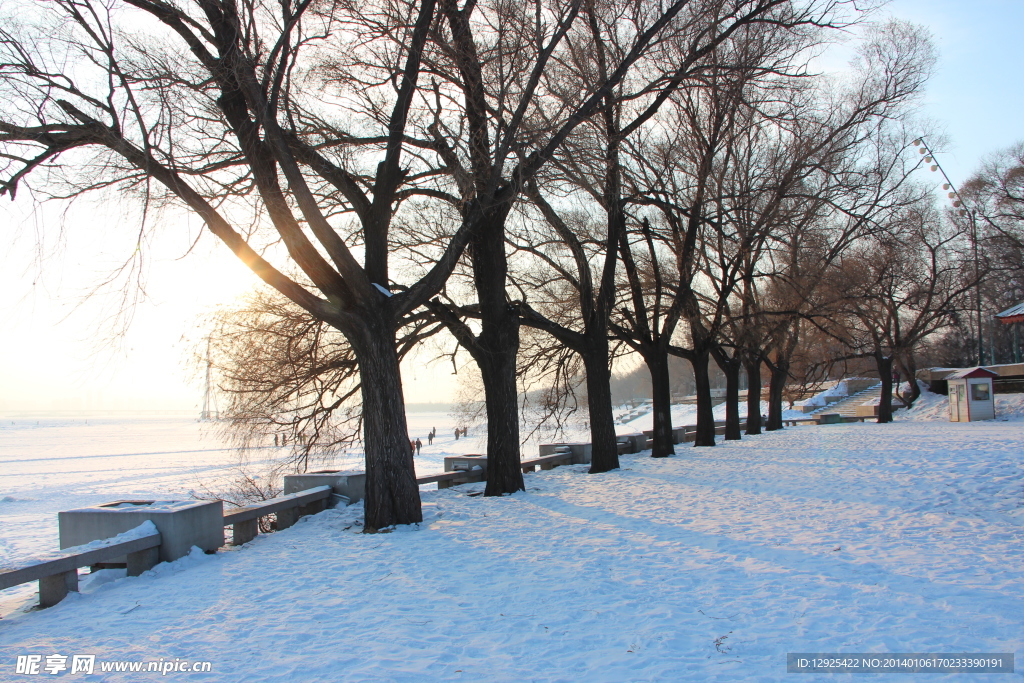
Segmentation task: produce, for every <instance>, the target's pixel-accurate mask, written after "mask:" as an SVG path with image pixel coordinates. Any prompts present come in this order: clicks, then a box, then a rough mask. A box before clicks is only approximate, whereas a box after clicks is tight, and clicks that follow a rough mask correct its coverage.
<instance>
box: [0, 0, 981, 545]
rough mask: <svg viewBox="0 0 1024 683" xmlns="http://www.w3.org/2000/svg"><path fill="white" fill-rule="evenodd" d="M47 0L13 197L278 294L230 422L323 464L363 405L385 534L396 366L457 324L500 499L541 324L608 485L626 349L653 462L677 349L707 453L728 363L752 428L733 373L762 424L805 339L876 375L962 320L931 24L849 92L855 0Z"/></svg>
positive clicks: (370, 514)
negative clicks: (237, 264)
mask: <svg viewBox="0 0 1024 683" xmlns="http://www.w3.org/2000/svg"><path fill="white" fill-rule="evenodd" d="M28 7H30V8H31V11H27V12H25V13H22V15H21V16H22V18H21V19H20V20H17V21H16V20H13V19H11V20H7V21H5V23H4V24H3V25H2V28H0V102H2V104H0V147H2V155H3V156H2V159H3V176H2V178H0V191H2V192H4V193H7V194H10V195H11V196H12V197H13V196H14V195H15V193H16V192H17V191H18V190H19V188H21V187H23V186H25V185H28V186H29V187H30V188H31V189H32V191H34V192H35V193H37V194H38V195H47V194H49V195H52V196H70V195H79V194H82V193H85V192H88V191H107V192H111V191H116V192H117V193H119V195H121V196H126V197H132V198H135V199H137V200H138V201H139V202H142V203H143V204H144V205H145V207H146V209H147V211H146V214H145V215H146V216H150V215H154V216H158V217H157V218H154V219H149V218H147V223H146V224H145V225H144V226H143V231H147V230H174V229H175V222H174V220H173V215H174V213H173V212H175V211H181V210H186V211H189V212H191V213H193V214H195V215H197V216H199V217H200V218H201V219H202V220H203V221H204V222H205V225H206V226H207V228H208V229H209V231H210V232H211V233H212V234H213V235H215V236H216V237H217V238H219V239H220V240H221V241H223V242H224V244H225V245H226V246H227V247H228V248H229V249H231V251H232V252H234V254H235V255H236V256H237V257H238V258H240V259H241V260H242V261H243V262H244V263H245V264H246V265H247V266H249V267H250V268H251V269H252V270H253V272H254V273H255V274H256V275H257V276H258V277H259V278H260V279H262V280H263V282H265V283H266V284H267V285H269V287H270V289H269V290H268V291H272V292H274V293H275V294H274V296H273V297H271V296H266V295H263V296H261V297H257V299H256V300H254V301H253V302H252V306H250V307H249V308H248V309H247V310H246V311H241V312H236V314H235V315H234V316H233V317H231V318H230V319H229V320H225V321H224V324H225V327H224V330H225V332H224V334H225V336H224V337H223V339H224V340H226V341H224V345H225V348H226V349H228V350H229V351H230V352H231V353H236V354H237V355H238V357H240V358H243V359H244V360H243V362H242V363H241V364H240V365H237V366H236V367H235V369H234V370H233V371H232V373H231V374H230V375H229V376H228V378H227V379H226V383H227V385H228V386H229V388H232V389H233V390H234V391H235V393H236V395H237V396H238V397H239V399H240V401H241V403H239V404H238V406H239V408H238V410H237V411H236V412H237V413H238V414H239V416H240V421H241V422H243V423H245V422H248V423H249V424H268V423H269V424H280V423H281V422H282V421H285V422H287V423H288V424H291V425H293V426H294V429H295V430H296V432H297V433H299V434H301V435H302V438H301V439H300V443H302V444H303V446H304V447H305V448H306V451H305V452H306V454H308V453H309V452H310V450H309V449H310V448H312V447H315V445H316V444H319V445H320V446H321V447H330V445H331V444H334V443H337V441H338V439H343V438H345V434H344V430H343V429H341V428H339V425H340V424H344V422H345V421H351V420H359V421H360V423H361V427H362V443H363V447H364V451H365V458H366V471H367V489H366V528H367V529H369V530H377V529H381V528H385V527H389V526H391V525H394V524H405V523H414V522H418V521H420V520H421V512H420V504H419V493H418V488H417V486H416V483H415V473H414V468H413V462H412V457H411V454H410V451H409V448H408V442H407V429H406V419H405V411H404V400H403V394H402V384H401V377H400V372H399V362H400V360H401V358H402V357H403V356H404V355H405V354H407V353H409V352H410V351H411V350H412V349H414V348H415V347H416V345H417V344H419V343H420V342H421V341H422V340H423V339H425V338H427V337H430V336H432V335H434V334H437V333H438V332H440V331H442V330H444V331H445V333H446V334H450V335H451V336H452V337H453V338H454V339H455V340H456V342H457V344H458V345H459V346H460V347H461V348H462V349H464V350H465V351H466V352H468V353H469V355H470V356H471V357H472V359H473V360H474V361H475V363H476V364H477V366H478V367H479V370H480V375H481V378H482V382H483V388H484V394H485V396H484V398H485V402H486V419H487V454H488V459H489V464H488V481H487V488H486V492H487V494H488V495H500V494H505V493H510V492H514V491H516V490H519V489H522V488H523V479H522V474H521V471H520V468H519V449H520V416H519V392H518V386H517V375H518V373H519V371H520V360H521V356H520V348H521V338H522V328H523V327H524V326H526V327H528V328H532V329H533V330H536V331H538V332H539V333H543V334H542V335H541V337H540V338H542V339H549V340H550V341H549V342H547V343H546V346H545V343H543V342H542V343H540V344H539V348H540V351H538V352H539V353H541V355H544V354H546V355H547V357H548V358H553V359H559V358H560V359H563V360H564V359H565V358H566V357H567V355H571V356H573V357H574V358H576V359H578V360H579V362H580V363H581V365H582V369H583V371H584V375H585V382H586V395H587V402H588V409H589V418H590V419H589V423H590V428H591V431H592V442H593V466H592V471H594V472H602V471H607V470H610V469H614V468H616V467H618V455H617V447H616V444H615V430H614V424H613V420H612V405H611V393H610V389H609V379H610V376H611V375H610V368H611V362H612V357H613V356H614V355H615V353H617V352H620V351H622V350H624V349H625V350H630V351H633V352H636V353H638V354H639V355H640V356H641V357H642V358H643V360H644V362H645V363H646V364H647V366H648V368H649V369H650V372H651V377H652V385H653V387H654V401H655V443H654V454H655V455H657V456H664V455H668V454H669V453H671V450H672V447H671V443H670V436H671V413H670V410H669V398H670V397H669V391H668V375H667V373H668V357H669V356H670V355H674V356H678V357H682V358H685V359H687V360H688V361H689V362H690V363H691V364H692V366H693V369H694V374H695V378H696V384H697V394H698V397H699V402H698V441H697V444H698V445H713V444H714V438H715V437H714V424H713V419H712V415H711V402H710V393H709V384H708V363H709V362H710V360H711V359H714V360H715V361H716V362H717V363H718V364H719V365H720V367H721V368H722V369H723V371H724V372H725V374H726V377H727V378H728V387H729V397H730V405H729V413H728V415H729V419H728V431H727V438H739V436H740V429H741V426H740V425H741V420H740V416H739V409H738V401H737V396H738V387H739V383H738V377H739V373H740V371H741V370H742V369H745V370H746V372H747V374H748V378H749V380H748V381H749V382H750V385H751V386H752V387H755V388H754V389H751V392H750V395H751V398H750V401H751V405H750V408H749V409H748V420H747V428H748V432H750V433H757V432H758V431H759V430H760V424H759V422H760V421H759V415H760V404H759V392H758V391H756V387H760V385H761V381H760V369H761V367H762V366H764V367H767V368H768V370H769V375H770V377H769V385H770V388H771V397H772V401H771V409H770V412H769V416H768V425H767V428H768V429H773V428H779V427H781V412H780V411H781V395H782V394H781V392H782V387H783V386H784V385H785V383H786V381H787V378H788V376H789V364H790V362H791V359H792V357H793V354H794V353H795V352H796V349H797V348H798V347H799V346H800V344H801V343H802V340H803V339H804V338H805V336H806V335H807V334H808V330H813V331H814V333H815V334H820V335H825V336H827V337H828V338H831V339H835V340H838V341H837V344H839V345H840V346H842V348H843V349H845V350H846V351H844V353H846V354H847V355H855V354H874V356H875V357H877V358H880V359H881V360H880V361H879V369H880V371H881V370H882V369H883V364H884V362H891V359H892V358H893V357H896V356H899V355H900V354H901V353H904V351H903V350H902V349H904V348H910V347H912V346H913V345H914V344H915V343H917V342H918V341H919V340H920V339H921V338H922V337H923V336H925V335H927V334H928V333H929V332H930V331H932V330H933V329H935V326H936V325H938V324H941V319H942V315H947V314H948V313H949V312H950V310H951V307H952V308H955V302H953V301H952V299H950V298H949V297H950V296H952V293H953V292H955V291H956V290H957V287H959V286H960V284H961V283H960V280H956V278H957V276H958V275H960V274H961V273H960V272H959V271H958V270H957V269H956V267H955V263H954V265H953V266H950V265H949V263H953V261H949V258H951V255H952V254H953V253H954V252H955V251H956V249H958V248H959V246H960V245H959V241H958V240H959V233H958V232H957V231H956V230H952V229H951V228H949V226H950V225H952V224H947V223H945V222H943V220H941V217H940V216H938V215H937V214H935V212H934V210H932V209H930V208H929V206H928V204H927V200H926V198H925V196H924V194H923V193H922V192H921V190H920V189H919V188H917V187H915V186H914V185H913V183H911V182H910V174H911V172H912V170H913V168H914V167H915V165H916V164H917V163H919V162H918V160H917V159H916V157H915V158H910V157H912V156H913V155H910V157H908V154H907V152H906V149H907V142H908V139H909V138H908V135H910V133H908V132H907V130H906V126H907V125H908V124H907V121H908V118H907V117H908V111H909V110H910V108H911V105H912V104H913V101H914V99H915V97H916V96H917V95H918V94H919V93H920V91H921V88H922V86H923V83H924V81H925V79H926V77H927V75H928V72H929V70H930V68H931V64H932V62H933V60H934V57H933V55H932V52H931V48H930V45H929V42H928V40H927V38H926V37H925V36H924V35H923V34H922V33H921V31H920V30H919V29H916V28H914V27H912V26H909V25H906V24H901V23H895V22H894V23H889V24H883V25H880V26H878V27H875V28H873V29H870V30H869V31H868V32H867V38H866V41H865V42H864V45H863V46H862V47H861V49H860V50H859V52H858V58H857V61H856V62H855V64H854V65H853V66H852V67H851V69H850V71H849V72H847V73H846V74H844V75H843V76H842V77H837V78H832V79H828V78H825V77H822V76H815V75H814V73H813V64H814V57H815V55H817V54H818V53H819V52H820V51H821V50H822V49H823V46H824V45H825V44H826V43H827V42H828V41H829V40H831V39H832V35H833V34H834V33H836V29H837V28H842V27H844V26H847V25H849V24H850V23H851V22H854V21H857V20H858V19H860V18H861V17H860V15H859V14H858V9H857V7H856V3H854V2H847V1H845V0H730V1H729V2H723V1H722V0H675V1H674V2H653V1H651V0H615V1H613V0H532V1H531V2H509V1H507V0H486V1H483V2H480V1H477V0H466V1H465V2H463V3H459V2H457V1H456V0H389V1H387V2H380V1H377V0H363V1H360V0H279V1H277V2H262V1H258V0H256V1H250V2H245V3H238V2H235V1H234V0H121V1H118V2H106V3H100V2H94V1H93V0H53V2H50V3H47V4H46V5H32V4H30V5H26V8H28ZM911 151H913V150H911ZM158 209H165V210H164V211H163V213H162V214H160V213H158V211H157V210H158ZM942 226H945V227H942ZM952 227H954V228H955V225H953V226H952ZM947 228H949V229H950V230H952V231H951V233H950V235H949V236H948V239H947V236H946V234H945V233H944V232H943V230H947ZM86 229H93V230H95V231H96V238H97V239H103V234H102V229H101V228H99V227H98V226H97V227H90V228H86ZM936 231H937V232H936ZM922 245H924V246H922ZM929 258H931V261H929V260H928V259H929ZM886 259H888V260H886ZM890 262H891V264H890ZM886 264H890V265H886ZM929 264H931V265H929ZM928 277H931V278H932V283H931V286H930V288H929V287H925V289H926V290H928V291H917V290H914V288H913V287H911V286H910V285H909V284H908V283H911V281H912V283H911V284H914V285H920V284H922V282H923V281H925V280H927V278H928ZM954 280H955V282H954ZM951 283H952V284H951ZM862 293H863V294H862ZM869 295H870V296H869ZM275 297H276V298H275ZM872 297H873V298H872ZM870 302H875V303H870ZM908 306H910V307H913V306H918V307H920V309H921V310H922V311H925V310H927V311H928V313H927V315H925V314H923V313H922V316H923V319H922V321H921V322H920V323H915V325H914V326H913V328H912V330H910V331H908V330H907V328H906V324H905V322H904V321H905V320H906V315H905V313H904V311H906V310H909V309H908V308H907V307H908ZM914 310H916V309H914ZM928 316H937V317H932V318H929V317H928ZM937 321H938V322H937ZM883 328H884V329H883ZM890 328H891V329H890ZM901 345H902V346H901ZM886 359H889V360H888V361H886ZM560 365H561V363H559V362H555V363H552V364H551V365H550V367H553V368H554V369H555V370H556V371H558V368H559V366H560ZM253 396H256V397H258V398H257V399H253V398H252V397H253ZM356 396H358V410H357V411H355V412H353V411H351V410H350V408H351V406H352V403H353V399H354V398H355V397H356ZM755 404H756V405H755ZM339 429H341V431H339Z"/></svg>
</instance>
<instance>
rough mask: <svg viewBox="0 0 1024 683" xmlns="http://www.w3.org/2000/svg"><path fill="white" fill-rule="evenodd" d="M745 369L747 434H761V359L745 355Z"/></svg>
mask: <svg viewBox="0 0 1024 683" xmlns="http://www.w3.org/2000/svg"><path fill="white" fill-rule="evenodd" d="M746 357H747V358H746V363H745V365H746V368H747V434H748V435H750V434H760V433H761V357H760V356H759V355H758V354H756V353H748V354H746Z"/></svg>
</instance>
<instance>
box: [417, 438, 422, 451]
mask: <svg viewBox="0 0 1024 683" xmlns="http://www.w3.org/2000/svg"><path fill="white" fill-rule="evenodd" d="M421 448H423V442H422V441H420V440H419V439H416V455H419V454H420V449H421Z"/></svg>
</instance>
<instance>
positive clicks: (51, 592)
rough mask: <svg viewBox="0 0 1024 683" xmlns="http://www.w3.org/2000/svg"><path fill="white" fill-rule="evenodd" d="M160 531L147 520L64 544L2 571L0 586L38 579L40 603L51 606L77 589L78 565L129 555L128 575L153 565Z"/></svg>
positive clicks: (83, 565)
mask: <svg viewBox="0 0 1024 683" xmlns="http://www.w3.org/2000/svg"><path fill="white" fill-rule="evenodd" d="M159 548H160V532H159V531H157V529H156V525H154V524H153V522H150V521H148V520H147V521H146V522H143V523H142V524H140V525H139V526H137V527H135V528H134V529H130V530H128V531H125V532H124V533H121V534H118V535H117V536H114V537H112V538H105V539H103V540H100V541H92V542H90V543H86V544H84V545H78V546H74V547H73V548H65V549H64V550H61V551H60V552H55V553H52V554H51V555H50V556H48V557H46V558H37V559H36V560H35V561H33V562H32V563H30V564H28V565H27V566H24V567H21V568H19V569H12V570H10V571H5V572H0V590H3V589H4V588H10V587H12V586H18V585H21V584H23V583H28V582H30V581H39V606H40V607H52V606H53V605H56V604H57V603H58V602H60V601H61V600H63V599H64V598H65V597H67V594H68V591H75V592H78V568H79V567H88V566H90V565H94V564H100V563H101V562H109V561H111V560H113V559H114V558H117V557H122V556H124V555H127V556H128V576H138V575H139V574H142V572H144V571H147V570H149V569H152V568H153V567H154V566H155V565H156V563H157V562H158V561H159V558H160V552H159Z"/></svg>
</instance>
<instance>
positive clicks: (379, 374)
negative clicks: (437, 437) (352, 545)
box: [350, 323, 423, 532]
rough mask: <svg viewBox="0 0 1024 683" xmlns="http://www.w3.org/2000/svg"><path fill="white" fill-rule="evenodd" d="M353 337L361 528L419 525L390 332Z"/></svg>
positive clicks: (366, 332) (417, 499)
mask: <svg viewBox="0 0 1024 683" xmlns="http://www.w3.org/2000/svg"><path fill="white" fill-rule="evenodd" d="M380 328H381V329H369V330H364V334H360V335H358V336H357V335H352V336H351V337H350V340H351V341H352V343H353V344H352V345H353V348H354V350H355V352H356V358H357V359H358V361H359V372H360V385H361V389H360V391H361V393H362V399H363V445H364V449H365V457H366V497H365V503H364V507H365V516H366V520H365V526H364V529H365V530H366V531H368V532H375V531H379V530H380V529H384V528H386V527H390V526H394V525H395V524H414V523H417V522H422V521H423V512H422V510H421V508H420V489H419V486H418V485H417V484H416V472H415V469H414V467H413V458H412V450H411V449H410V448H409V430H408V427H407V424H406V420H405V399H404V397H403V393H402V378H401V374H400V371H399V366H398V353H397V351H396V348H395V341H394V332H393V329H392V330H390V331H389V330H388V329H386V328H387V326H386V324H384V323H381V325H380Z"/></svg>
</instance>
